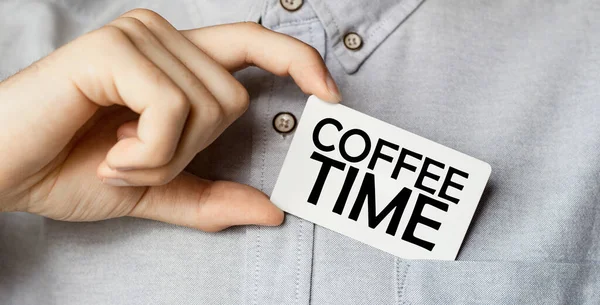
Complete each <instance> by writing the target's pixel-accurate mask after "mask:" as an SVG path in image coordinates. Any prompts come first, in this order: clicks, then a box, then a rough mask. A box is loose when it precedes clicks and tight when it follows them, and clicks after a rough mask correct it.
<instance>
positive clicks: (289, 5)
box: [279, 0, 304, 12]
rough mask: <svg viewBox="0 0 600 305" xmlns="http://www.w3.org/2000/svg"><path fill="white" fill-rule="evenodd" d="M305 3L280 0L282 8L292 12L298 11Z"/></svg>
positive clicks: (297, 0) (293, 0)
mask: <svg viewBox="0 0 600 305" xmlns="http://www.w3.org/2000/svg"><path fill="white" fill-rule="evenodd" d="M303 2H304V1H302V0H279V3H281V6H283V8H284V9H286V10H287V11H290V12H293V11H296V10H298V9H299V8H300V7H301V6H302V3H303Z"/></svg>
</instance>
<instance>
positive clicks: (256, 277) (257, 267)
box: [252, 76, 275, 305]
mask: <svg viewBox="0 0 600 305" xmlns="http://www.w3.org/2000/svg"><path fill="white" fill-rule="evenodd" d="M270 77H271V80H272V81H271V88H270V89H269V94H268V98H267V111H265V116H264V119H263V120H262V127H263V128H262V144H263V148H262V157H261V161H262V165H261V171H260V189H261V190H262V191H264V190H265V167H266V166H265V163H266V162H265V160H266V154H267V123H266V122H267V121H269V114H270V113H271V99H272V98H273V90H274V89H273V88H274V87H275V78H273V76H270ZM260 250H261V249H260V227H258V228H257V229H256V254H255V258H256V264H255V265H254V293H253V298H252V304H254V305H258V281H259V275H260Z"/></svg>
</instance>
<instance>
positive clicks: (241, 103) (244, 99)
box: [232, 83, 250, 116]
mask: <svg viewBox="0 0 600 305" xmlns="http://www.w3.org/2000/svg"><path fill="white" fill-rule="evenodd" d="M233 94H234V98H233V99H234V100H233V103H232V104H233V112H234V115H236V116H239V115H242V114H243V113H244V112H246V110H247V109H248V107H249V105H250V95H249V94H248V90H246V88H244V86H242V85H241V84H239V83H238V84H237V85H236V86H235V89H234V90H233Z"/></svg>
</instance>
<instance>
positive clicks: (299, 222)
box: [244, 0, 325, 304]
mask: <svg viewBox="0 0 600 305" xmlns="http://www.w3.org/2000/svg"><path fill="white" fill-rule="evenodd" d="M261 23H262V24H263V26H265V27H267V28H269V29H271V30H274V31H277V32H280V33H284V34H286V35H289V36H292V37H295V38H297V39H299V40H301V41H304V42H305V43H307V44H310V45H311V46H313V47H314V48H315V49H317V51H319V53H320V54H321V55H322V56H324V55H325V31H324V29H323V27H322V26H321V24H320V23H319V20H318V19H317V17H316V15H315V14H314V12H313V11H312V9H311V7H310V5H309V4H308V3H307V2H306V1H302V0H293V1H292V0H287V1H286V0H281V1H279V0H268V1H266V2H265V5H264V9H263V11H262V15H261ZM261 81H262V82H263V85H262V86H261V88H262V89H261V92H258V93H257V95H256V97H255V98H254V100H253V101H252V102H253V105H252V107H251V108H252V109H250V111H251V112H252V115H253V117H254V119H256V120H259V121H260V125H259V128H257V130H255V131H253V133H252V134H253V140H252V142H253V155H252V164H253V168H256V169H258V170H255V171H253V173H252V180H253V181H254V182H255V185H256V186H258V187H259V188H260V189H261V190H262V191H263V192H265V193H266V194H271V192H272V190H273V186H274V185H275V181H276V180H277V176H278V175H279V171H280V169H281V166H282V165H283V160H284V158H285V155H286V154H287V151H288V148H289V145H290V143H291V140H292V137H293V131H294V128H293V126H292V125H295V124H296V123H297V121H296V120H297V119H299V118H300V116H301V114H302V110H303V109H304V105H305V101H306V98H307V96H306V95H305V94H304V93H303V92H302V91H301V90H300V89H298V88H297V85H295V83H294V82H293V81H292V80H291V78H289V77H287V78H281V77H277V76H272V75H268V76H264V77H263V78H261ZM313 232H314V225H313V224H312V223H310V222H308V221H305V220H303V219H300V218H297V217H295V216H293V215H289V214H287V215H286V220H285V222H284V223H283V224H282V225H281V226H279V227H254V226H252V227H248V228H247V231H246V247H245V250H246V253H245V258H246V260H245V272H244V278H245V287H244V292H245V293H244V297H245V303H246V304H309V301H310V283H311V281H310V279H311V271H312V255H313Z"/></svg>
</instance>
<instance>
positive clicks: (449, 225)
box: [271, 96, 491, 260]
mask: <svg viewBox="0 0 600 305" xmlns="http://www.w3.org/2000/svg"><path fill="white" fill-rule="evenodd" d="M490 173H491V167H490V166H489V165H488V164H487V163H485V162H483V161H480V160H477V159H475V158H473V157H470V156H468V155H465V154H463V153H460V152H458V151H456V150H453V149H451V148H448V147H445V146H443V145H440V144H438V143H435V142H433V141H430V140H427V139H425V138H423V137H420V136H417V135H415V134H412V133H410V132H408V131H405V130H403V129H400V128H398V127H395V126H393V125H390V124H388V123H385V122H382V121H380V120H377V119H375V118H372V117H370V116H368V115H366V114H363V113H360V112H358V111H356V110H353V109H350V108H348V107H346V106H343V105H340V104H331V103H327V102H324V101H322V100H320V99H318V98H317V97H315V96H311V97H310V98H309V99H308V102H307V104H306V108H305V109H304V113H303V114H302V118H301V119H300V122H299V125H298V128H297V130H296V132H295V135H294V139H293V140H292V144H291V146H290V149H289V152H288V154H287V156H286V158H285V161H284V163H283V168H282V169H281V173H280V174H279V178H278V180H277V183H276V184H275V188H274V190H273V194H272V195H271V201H273V203H275V204H276V205H277V206H279V207H280V208H281V209H282V210H284V211H286V212H288V213H291V214H294V215H296V216H298V217H301V218H304V219H306V220H308V221H311V222H314V223H315V224H318V225H321V226H323V227H326V228H328V229H331V230H333V231H336V232H338V233H341V234H344V235H346V236H349V237H351V238H354V239H356V240H359V241H361V242H364V243H366V244H368V245H371V246H373V247H375V248H378V249H381V250H383V251H386V252H389V253H391V254H394V255H396V256H399V257H401V258H408V259H438V260H454V259H455V258H456V255H457V254H458V250H459V249H460V246H461V243H462V241H463V238H464V236H465V234H466V232H467V229H468V227H469V224H470V222H471V219H472V217H473V213H474V212H475V209H476V207H477V204H478V203H479V199H480V198H481V194H482V192H483V189H484V188H485V185H486V183H487V181H488V178H489V176H490Z"/></svg>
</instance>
